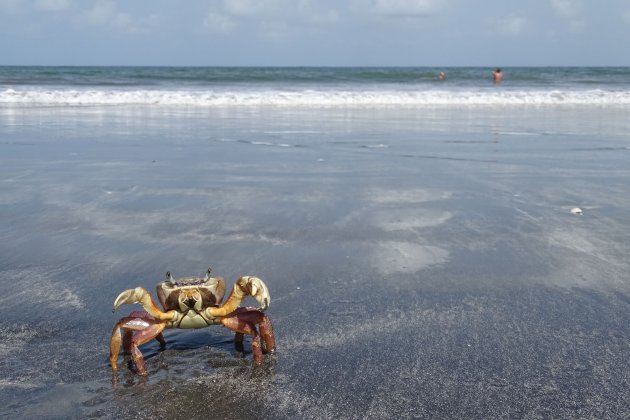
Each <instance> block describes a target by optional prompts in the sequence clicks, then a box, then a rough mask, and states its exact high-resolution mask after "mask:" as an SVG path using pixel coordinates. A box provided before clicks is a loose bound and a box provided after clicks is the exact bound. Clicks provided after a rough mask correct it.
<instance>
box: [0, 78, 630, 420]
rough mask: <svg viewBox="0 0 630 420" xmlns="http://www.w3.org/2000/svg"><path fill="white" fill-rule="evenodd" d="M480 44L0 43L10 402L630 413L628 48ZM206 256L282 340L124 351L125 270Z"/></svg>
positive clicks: (83, 410) (56, 407)
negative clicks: (503, 59) (556, 64)
mask: <svg viewBox="0 0 630 420" xmlns="http://www.w3.org/2000/svg"><path fill="white" fill-rule="evenodd" d="M491 70H492V69H486V68H447V69H442V68H440V69H438V68H118V67H116V68H110V67H85V68H82V67H62V68H59V67H2V68H0V235H1V236H2V238H3V240H2V241H0V255H1V256H2V258H1V259H0V286H1V290H2V294H1V296H0V308H1V309H0V316H1V318H2V322H1V323H0V356H1V357H0V388H1V389H2V392H1V393H0V395H1V396H0V403H1V404H0V406H1V407H2V409H0V410H1V411H0V412H1V413H2V414H3V415H4V416H11V417H13V418H20V417H22V418H42V417H43V418H64V417H65V418H67V417H77V418H86V417H105V418H114V417H116V418H119V417H121V416H123V417H124V416H127V417H138V418H165V417H187V418H208V417H224V418H243V417H269V418H296V417H301V418H386V417H393V416H396V417H402V418H418V417H420V418H422V417H425V418H436V417H438V418H439V417H442V418H457V417H460V418H470V417H528V416H529V417H579V416H586V417H588V416H593V417H599V418H605V417H617V418H621V417H624V416H627V415H628V414H629V413H630V409H629V407H630V391H629V390H628V387H627V383H628V381H629V380H630V378H628V373H627V372H626V371H627V370H626V369H623V368H621V367H623V366H625V364H626V361H627V359H628V356H630V351H629V350H628V348H627V343H628V340H629V339H630V330H629V329H628V325H630V322H629V321H630V319H629V315H628V313H629V312H628V305H629V304H630V303H629V302H630V288H629V286H628V278H627V273H628V272H629V270H628V269H629V268H630V267H629V263H628V259H627V255H629V251H630V241H628V238H629V237H630V230H629V229H630V228H629V226H630V212H629V211H628V209H629V208H630V184H629V183H628V182H627V180H628V178H629V176H630V166H629V165H628V158H629V154H630V135H629V134H628V133H630V118H628V116H629V111H630V105H628V103H627V100H628V95H629V93H630V81H629V80H630V79H629V78H628V76H629V75H630V71H629V70H628V69H627V68H505V69H503V72H504V81H503V83H502V84H500V85H494V84H493V83H492V81H491V74H490V72H491ZM439 71H445V73H446V77H447V78H446V80H445V81H438V80H437V73H438V72H439ZM574 207H580V208H581V209H582V210H583V214H582V215H581V216H578V215H575V214H572V213H571V211H570V210H571V209H572V208H574ZM208 266H211V267H212V268H213V272H214V273H216V274H217V275H222V276H224V277H225V278H226V280H227V284H228V288H229V287H231V286H230V285H231V283H232V282H233V281H235V280H236V279H237V278H238V277H239V276H241V275H247V274H254V275H258V276H259V277H261V278H263V279H264V280H265V281H266V282H267V284H268V286H269V288H270V291H271V295H272V299H271V306H270V309H269V312H268V315H269V316H270V318H271V319H272V321H273V322H274V326H275V329H276V335H277V340H278V352H277V354H276V355H274V356H270V357H268V358H266V361H265V363H264V364H263V365H262V366H253V365H252V360H251V359H252V357H251V352H250V350H249V345H248V343H246V346H245V353H244V354H242V353H240V352H239V351H237V349H235V347H234V345H233V343H232V338H233V336H232V333H230V332H229V331H228V330H225V329H223V328H221V327H214V328H208V329H206V330H200V331H190V330H186V331H183V330H179V331H178V330H169V331H166V333H165V337H166V340H167V346H166V349H165V350H163V351H160V349H159V346H158V344H157V343H156V342H151V343H147V344H146V345H144V346H142V352H143V354H144V355H145V358H146V362H147V371H148V372H149V376H148V377H147V378H139V377H138V376H137V375H135V374H134V373H133V369H132V366H131V365H130V363H129V358H128V357H126V358H125V357H123V356H122V355H121V357H120V360H119V369H120V372H119V373H118V374H116V375H112V374H111V370H110V367H109V365H108V341H109V336H110V333H111V328H112V326H113V325H114V323H115V322H116V320H118V319H119V317H121V316H124V315H125V314H127V313H129V312H130V311H131V310H133V309H138V308H137V307H132V306H128V307H122V308H120V309H119V310H118V311H117V312H116V313H115V314H112V313H111V305H112V303H113V300H114V298H115V297H116V296H117V295H118V293H120V292H121V291H123V290H125V289H128V288H132V287H136V286H143V287H145V288H147V289H148V290H149V291H150V292H151V293H152V294H153V293H154V286H155V284H156V283H157V282H159V281H161V280H162V279H163V278H164V273H165V272H166V271H171V272H172V273H173V275H174V276H175V277H179V276H190V275H201V274H203V273H204V272H205V270H206V269H207V268H208ZM247 304H250V305H253V304H255V302H254V301H248V302H247Z"/></svg>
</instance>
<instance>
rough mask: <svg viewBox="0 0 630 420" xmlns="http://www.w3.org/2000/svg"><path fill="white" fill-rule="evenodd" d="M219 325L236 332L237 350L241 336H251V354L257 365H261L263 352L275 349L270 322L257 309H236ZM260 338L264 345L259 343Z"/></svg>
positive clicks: (240, 342)
mask: <svg viewBox="0 0 630 420" xmlns="http://www.w3.org/2000/svg"><path fill="white" fill-rule="evenodd" d="M221 323H222V324H223V325H224V326H225V327H227V328H229V329H231V330H232V331H235V332H236V336H235V341H236V344H237V348H242V340H243V334H249V335H251V336H252V354H253V356H254V362H255V363H257V364H260V363H262V361H263V352H264V353H269V352H273V351H274V350H275V348H276V341H275V338H274V335H273V327H272V326H271V321H269V318H268V317H267V316H266V315H265V314H264V313H263V312H261V311H259V310H258V309H252V308H238V309H237V310H236V311H234V312H233V313H231V314H230V315H228V316H227V317H225V318H223V319H221ZM257 325H258V326H259V328H260V332H259V331H258V329H257V328H256V326H257ZM261 336H262V340H263V342H264V345H262V343H261ZM239 344H240V346H239Z"/></svg>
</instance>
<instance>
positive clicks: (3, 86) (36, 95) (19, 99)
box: [0, 67, 630, 107]
mask: <svg viewBox="0 0 630 420" xmlns="http://www.w3.org/2000/svg"><path fill="white" fill-rule="evenodd" d="M440 71H444V72H445V74H446V80H445V81H438V79H437V75H438V73H439V72H440ZM491 71H492V69H490V68H478V67H471V68H461V67H457V68H389V67H384V68H325V67H322V68H310V67H306V68H301V67H290V68H258V67H237V68H230V67H213V68H205V67H199V68H187V67H0V104H13V105H127V104H131V105H164V106H167V105H186V106H199V107H221V106H262V105H268V106H279V107H292V106H302V107H313V106H316V107H335V106H337V107H338V106H366V107H369V106H372V107H377V106H434V105H441V106H448V105H469V106H475V105H590V104H593V105H608V106H622V105H628V104H630V93H629V92H630V69H628V68H626V67H611V68H609V67H586V68H585V67H516V68H507V69H504V74H505V80H504V83H503V84H502V86H501V89H496V88H495V87H494V86H493V84H492V83H490V81H491Z"/></svg>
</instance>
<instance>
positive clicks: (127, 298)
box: [112, 287, 144, 312]
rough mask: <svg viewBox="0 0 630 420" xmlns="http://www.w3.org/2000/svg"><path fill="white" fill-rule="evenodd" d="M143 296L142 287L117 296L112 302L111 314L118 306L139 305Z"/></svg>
mask: <svg viewBox="0 0 630 420" xmlns="http://www.w3.org/2000/svg"><path fill="white" fill-rule="evenodd" d="M143 295H144V289H143V288H142V287H136V288H135V289H128V290H125V291H124V292H122V293H121V294H119V295H118V297H117V298H116V300H115V301H114V308H113V309H112V312H115V311H116V309H118V307H119V306H120V305H124V304H125V303H140V300H141V299H142V296H143Z"/></svg>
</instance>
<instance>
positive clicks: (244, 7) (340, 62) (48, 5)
mask: <svg viewBox="0 0 630 420" xmlns="http://www.w3.org/2000/svg"><path fill="white" fill-rule="evenodd" d="M0 65H151V66H162V65H167V66H491V67H495V66H501V67H507V66H614V65H617V66H628V65H630V0H0Z"/></svg>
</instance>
